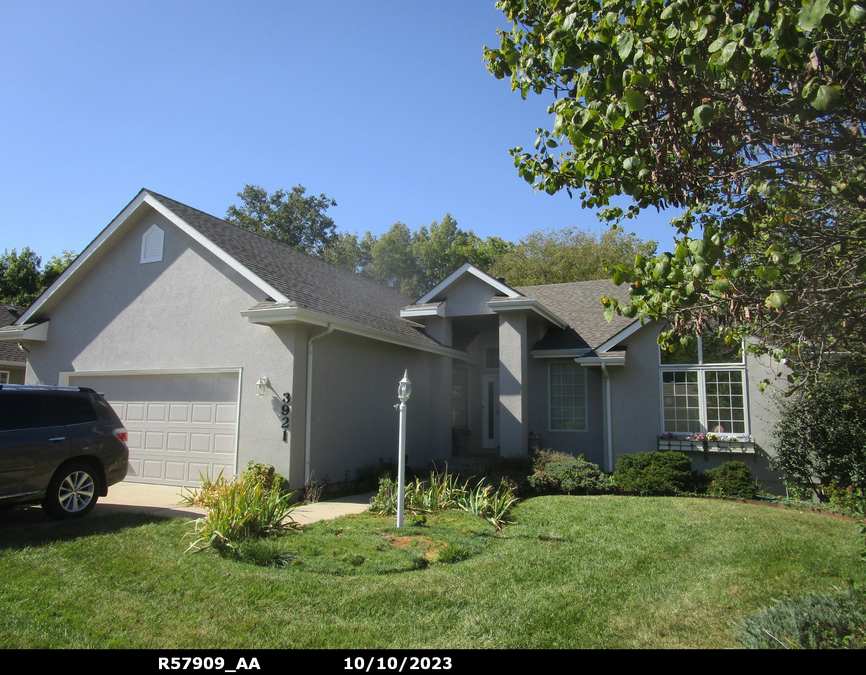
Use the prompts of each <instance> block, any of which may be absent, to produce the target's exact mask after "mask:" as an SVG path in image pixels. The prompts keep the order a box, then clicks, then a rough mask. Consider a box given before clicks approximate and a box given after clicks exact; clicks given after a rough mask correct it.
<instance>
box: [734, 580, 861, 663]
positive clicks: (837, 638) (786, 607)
mask: <svg viewBox="0 0 866 675" xmlns="http://www.w3.org/2000/svg"><path fill="white" fill-rule="evenodd" d="M734 639H735V640H737V641H738V642H739V643H740V644H742V645H743V646H744V647H746V648H747V649H839V648H845V649H863V648H866V598H864V596H863V593H862V591H861V592H857V591H855V590H853V589H849V590H848V591H847V592H844V593H838V594H836V595H826V594H824V593H815V594H812V595H808V596H806V597H803V598H798V599H788V600H780V601H777V602H776V604H774V605H773V606H772V607H766V608H764V609H761V610H759V611H757V612H755V613H753V614H751V615H749V616H747V617H745V618H744V619H742V620H740V621H739V622H737V623H736V624H734Z"/></svg>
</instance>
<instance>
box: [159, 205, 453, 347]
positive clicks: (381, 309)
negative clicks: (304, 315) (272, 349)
mask: <svg viewBox="0 0 866 675" xmlns="http://www.w3.org/2000/svg"><path fill="white" fill-rule="evenodd" d="M146 192H147V193H148V194H150V195H151V196H152V197H153V198H154V199H156V200H157V201H159V202H160V203H161V204H163V205H164V206H165V207H166V208H168V209H170V210H171V211H172V212H173V213H175V214H176V215H177V216H178V217H179V218H181V219H183V221H184V222H186V223H188V224H189V225H190V226H191V227H193V228H195V229H196V230H197V231H198V232H200V233H201V234H202V235H204V236H205V237H207V238H208V239H210V240H211V241H212V242H213V243H214V244H216V245H217V246H219V247H220V248H221V249H222V250H223V251H225V252H226V253H228V254H229V255H230V256H232V257H233V258H234V259H235V260H237V261H238V262H239V263H241V264H242V265H244V266H245V267H246V268H247V269H249V270H250V271H251V272H253V273H254V274H256V275H257V276H259V277H260V278H261V279H262V280H263V281H265V282H266V283H268V284H270V285H271V286H272V287H274V288H276V289H277V290H278V291H279V292H280V293H282V294H283V295H285V296H286V297H287V298H289V300H290V304H289V306H297V307H302V308H305V309H309V310H313V311H316V312H322V313H323V314H327V315H329V316H333V317H335V318H338V319H343V320H346V321H351V322H354V323H356V324H360V325H362V326H366V327H368V328H372V329H375V330H380V331H385V332H386V333H391V334H393V335H396V336H400V337H404V338H408V339H410V340H414V341H417V342H420V343H427V344H439V343H438V342H436V340H434V339H433V338H431V337H430V336H429V335H427V334H426V333H424V331H423V326H421V325H420V324H417V323H415V322H413V321H409V320H407V319H402V318H400V308H401V307H405V306H407V305H409V304H411V302H412V298H409V297H407V296H405V295H402V294H401V293H398V292H397V291H395V290H392V289H390V288H388V287H386V286H382V285H381V284H378V283H376V282H375V281H371V280H370V279H366V278H364V277H362V276H360V275H357V274H354V273H352V272H350V271H348V270H344V269H342V268H340V267H337V266H336V265H332V264H330V263H327V262H324V261H323V260H319V259H317V258H313V257H312V256H309V255H307V254H306V253H303V252H301V251H298V250H296V249H293V248H289V247H288V246H284V245H282V244H279V243H277V242H275V241H272V240H270V239H267V238H265V237H262V236H260V235H258V234H255V233H253V232H249V231H247V230H244V229H241V228H239V227H236V226H234V225H232V224H231V223H227V222H226V221H224V220H222V219H220V218H217V217H215V216H212V215H210V214H207V213H205V212H204V211H199V210H198V209H194V208H192V207H190V206H187V205H186V204H181V203H180V202H177V201H175V200H173V199H169V198H168V197H165V196H163V195H160V194H158V193H156V192H152V191H151V190H146ZM269 306H278V305H276V304H275V303H267V302H262V303H259V304H258V305H256V307H257V308H262V307H269ZM280 306H285V303H281V305H280Z"/></svg>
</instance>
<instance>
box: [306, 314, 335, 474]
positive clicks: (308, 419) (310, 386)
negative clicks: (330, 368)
mask: <svg viewBox="0 0 866 675" xmlns="http://www.w3.org/2000/svg"><path fill="white" fill-rule="evenodd" d="M333 330H334V324H332V323H329V324H328V330H326V331H322V332H321V333H317V334H316V335H314V336H313V337H311V338H310V339H309V340H307V405H306V409H307V412H306V419H305V427H306V429H305V433H304V476H305V478H304V483H305V484H308V483H309V482H310V433H311V430H312V427H313V340H318V339H319V338H320V337H325V336H326V335H327V334H328V333H330V332H331V331H333Z"/></svg>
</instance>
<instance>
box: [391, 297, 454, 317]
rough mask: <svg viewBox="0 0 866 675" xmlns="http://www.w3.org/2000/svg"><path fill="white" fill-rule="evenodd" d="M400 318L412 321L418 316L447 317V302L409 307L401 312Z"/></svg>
mask: <svg viewBox="0 0 866 675" xmlns="http://www.w3.org/2000/svg"><path fill="white" fill-rule="evenodd" d="M400 316H401V317H402V318H404V319H411V318H414V317H418V316H445V302H444V301H443V302H433V303H429V304H426V305H409V306H408V307H403V308H402V309H401V310H400Z"/></svg>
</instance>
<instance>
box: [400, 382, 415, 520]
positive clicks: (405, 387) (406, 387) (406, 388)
mask: <svg viewBox="0 0 866 675" xmlns="http://www.w3.org/2000/svg"><path fill="white" fill-rule="evenodd" d="M411 394H412V383H411V382H410V381H409V371H408V370H406V371H404V372H403V379H402V380H400V385H399V386H398V387H397V398H399V399H400V406H399V410H400V448H399V452H400V456H399V457H398V458H397V527H403V500H404V499H405V496H406V401H408V400H409V396H410V395H411Z"/></svg>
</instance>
